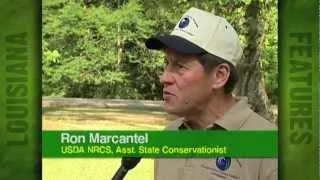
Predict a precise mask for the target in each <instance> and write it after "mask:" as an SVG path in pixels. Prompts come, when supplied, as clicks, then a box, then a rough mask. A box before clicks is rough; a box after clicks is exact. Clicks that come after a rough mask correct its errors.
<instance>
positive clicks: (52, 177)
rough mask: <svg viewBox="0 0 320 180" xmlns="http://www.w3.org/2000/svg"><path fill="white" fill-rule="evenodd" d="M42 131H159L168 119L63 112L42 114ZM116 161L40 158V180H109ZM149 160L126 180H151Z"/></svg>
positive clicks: (118, 112) (140, 113)
mask: <svg viewBox="0 0 320 180" xmlns="http://www.w3.org/2000/svg"><path fill="white" fill-rule="evenodd" d="M42 118H43V123H42V128H43V130H161V129H163V127H164V125H165V124H166V123H167V122H168V119H169V118H170V117H169V116H168V115H166V114H165V113H163V112H161V111H148V110H133V109H91V108H64V109H61V108H60V109H57V108H51V109H44V110H43V117H42ZM120 161H121V159H120V158H112V159H111V158H99V159H98V158H43V159H42V167H43V173H42V179H44V180H100V179H105V180H107V179H111V177H112V176H113V174H114V172H115V171H116V170H117V169H118V167H119V166H120ZM152 179H153V160H152V159H142V160H141V162H140V163H139V164H138V165H137V167H136V168H135V169H134V170H132V171H129V172H128V174H127V176H126V180H152Z"/></svg>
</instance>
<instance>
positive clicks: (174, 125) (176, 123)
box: [164, 118, 183, 130]
mask: <svg viewBox="0 0 320 180" xmlns="http://www.w3.org/2000/svg"><path fill="white" fill-rule="evenodd" d="M181 124H183V118H178V119H176V120H174V121H172V122H170V123H169V124H168V125H167V126H166V127H165V128H164V130H177V129H179V127H180V126H181Z"/></svg>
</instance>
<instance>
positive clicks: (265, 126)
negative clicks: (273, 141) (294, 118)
mask: <svg viewBox="0 0 320 180" xmlns="http://www.w3.org/2000/svg"><path fill="white" fill-rule="evenodd" d="M250 111H252V112H251V113H250V115H249V116H248V118H247V120H246V121H245V123H243V124H242V126H241V128H240V129H241V130H277V126H276V125H275V124H274V123H271V122H270V121H268V120H266V119H265V118H263V117H262V116H260V115H259V114H257V113H255V112H254V111H253V110H251V109H250Z"/></svg>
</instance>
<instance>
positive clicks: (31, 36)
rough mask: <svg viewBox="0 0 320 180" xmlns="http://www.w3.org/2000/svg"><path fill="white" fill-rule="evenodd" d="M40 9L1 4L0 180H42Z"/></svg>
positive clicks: (10, 1)
mask: <svg viewBox="0 0 320 180" xmlns="http://www.w3.org/2000/svg"><path fill="white" fill-rule="evenodd" d="M40 9H41V1H40V0H35V1H25V0H2V1H1V3H0V12H1V16H0V179H10V180H15V179H17V180H18V179H19V180H21V179H40V178H41V144H40V143H41V141H40V140H41V134H40V133H41V74H40V72H41V44H40V43H41V41H40V38H41V13H40Z"/></svg>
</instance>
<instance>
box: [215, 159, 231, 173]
mask: <svg viewBox="0 0 320 180" xmlns="http://www.w3.org/2000/svg"><path fill="white" fill-rule="evenodd" d="M230 165H231V158H230V157H219V158H217V159H216V166H217V167H218V168H219V169H220V170H222V171H226V170H228V169H229V168H230Z"/></svg>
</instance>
